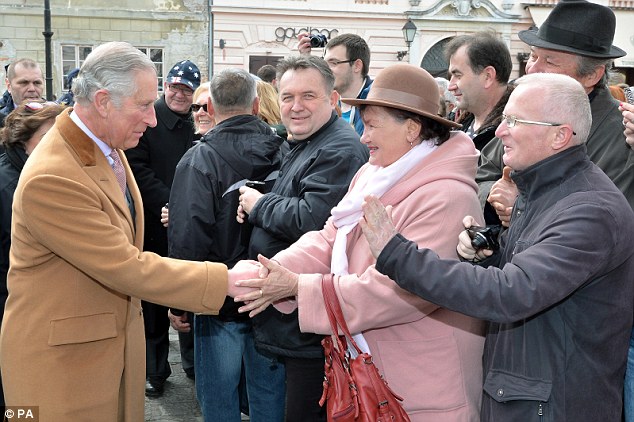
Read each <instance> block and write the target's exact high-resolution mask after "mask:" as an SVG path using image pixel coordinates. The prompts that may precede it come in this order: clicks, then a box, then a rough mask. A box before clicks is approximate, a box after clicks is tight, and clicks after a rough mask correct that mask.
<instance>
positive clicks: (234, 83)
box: [209, 68, 258, 114]
mask: <svg viewBox="0 0 634 422" xmlns="http://www.w3.org/2000/svg"><path fill="white" fill-rule="evenodd" d="M209 88H210V89H209V93H210V97H211V103H212V104H213V105H214V109H215V110H216V111H217V112H218V113H220V114H231V113H247V114H251V111H252V107H253V102H254V101H255V98H256V97H257V95H258V94H257V90H256V82H255V79H254V78H253V75H251V74H250V73H249V72H247V71H246V70H244V69H237V68H227V69H223V70H221V71H220V72H218V73H216V74H215V75H214V76H213V78H211V81H210V83H209Z"/></svg>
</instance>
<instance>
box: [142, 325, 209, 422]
mask: <svg viewBox="0 0 634 422" xmlns="http://www.w3.org/2000/svg"><path fill="white" fill-rule="evenodd" d="M168 360H169V363H170V366H171V367H172V375H171V376H170V377H169V378H168V379H167V381H166V382H165V392H164V393H163V395H162V396H161V397H157V398H148V397H146V398H145V421H146V422H203V417H202V416H201V414H200V408H199V407H198V402H197V401H196V387H195V385H194V381H193V380H190V379H189V378H187V376H185V372H184V371H183V369H182V368H181V356H180V352H179V348H178V334H177V333H176V331H174V330H173V329H171V328H170V352H169V358H168Z"/></svg>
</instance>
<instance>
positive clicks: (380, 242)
mask: <svg viewBox="0 0 634 422" xmlns="http://www.w3.org/2000/svg"><path fill="white" fill-rule="evenodd" d="M361 208H362V209H363V217H361V219H360V220H359V225H360V226H361V230H363V234H364V235H365V238H366V239H367V241H368V244H369V245H370V250H371V251H372V255H374V257H375V258H378V257H379V255H380V254H381V251H382V250H383V248H384V247H385V245H387V243H388V242H389V241H390V239H392V238H393V237H394V236H395V235H396V234H397V233H398V231H397V230H396V227H394V223H393V222H392V206H391V205H388V206H387V207H384V206H383V204H382V203H381V201H380V200H379V198H377V197H376V196H375V195H368V196H366V197H365V201H364V202H363V204H362V205H361Z"/></svg>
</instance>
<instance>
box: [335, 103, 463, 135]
mask: <svg viewBox="0 0 634 422" xmlns="http://www.w3.org/2000/svg"><path fill="white" fill-rule="evenodd" d="M439 101H440V97H439ZM341 102H342V103H346V104H350V105H351V106H359V105H373V106H381V107H389V108H396V109H398V110H407V111H411V112H412V113H416V114H420V115H421V116H425V117H428V118H430V119H432V120H435V121H437V122H438V123H441V124H443V125H445V126H449V127H453V128H459V127H462V125H461V124H460V123H456V122H453V121H451V120H448V119H445V118H443V117H440V116H439V115H437V114H431V113H427V112H426V111H422V110H418V109H416V108H413V107H409V106H406V105H404V104H399V103H393V102H391V101H383V100H372V99H363V100H362V99H358V98H342V99H341ZM438 105H439V106H440V103H439V104H438Z"/></svg>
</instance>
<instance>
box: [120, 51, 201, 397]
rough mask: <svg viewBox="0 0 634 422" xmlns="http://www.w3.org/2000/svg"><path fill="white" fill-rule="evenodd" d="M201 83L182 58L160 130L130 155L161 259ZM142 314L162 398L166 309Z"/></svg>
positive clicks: (152, 382) (161, 109)
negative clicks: (165, 219) (165, 211)
mask: <svg viewBox="0 0 634 422" xmlns="http://www.w3.org/2000/svg"><path fill="white" fill-rule="evenodd" d="M199 85H200V72H199V71H198V67H197V66H196V65H195V64H194V63H192V62H191V61H189V60H183V61H180V62H178V63H176V64H175V65H174V66H172V68H171V69H170V71H169V73H168V74H167V78H166V80H165V83H164V84H163V89H164V93H163V95H162V96H161V98H159V99H158V100H156V102H155V103H154V110H155V111H156V120H157V124H156V126H155V127H149V128H147V130H146V131H145V133H144V134H143V136H142V137H141V140H140V141H139V144H138V145H137V146H136V147H135V148H132V149H129V150H127V151H126V156H127V157H128V161H129V163H130V167H132V171H133V173H134V177H135V178H136V181H137V184H138V185H139V189H140V191H141V197H142V198H143V209H144V212H145V240H144V249H145V250H146V251H151V252H155V253H157V254H159V255H161V256H167V229H166V228H165V227H163V224H162V223H161V208H162V207H163V206H164V205H165V204H166V203H167V202H168V201H169V197H170V188H171V186H172V180H173V178H174V171H175V170H176V164H178V161H179V160H180V159H181V157H182V156H183V154H185V152H186V151H187V150H188V149H189V148H190V147H191V146H192V145H193V143H194V139H195V134H194V124H193V120H192V119H191V113H190V109H191V105H192V98H193V94H194V90H195V89H196V88H198V86H199ZM143 281H144V280H139V282H143ZM143 316H144V322H145V348H146V373H147V383H146V388H145V394H146V395H147V396H148V397H157V396H160V395H161V394H163V385H164V384H165V380H166V379H167V377H169V376H170V374H171V373H172V370H171V369H170V365H169V363H168V361H167V357H168V354H169V335H168V330H169V319H168V317H167V308H166V307H164V306H161V305H157V304H153V303H149V302H145V301H144V302H143ZM190 365H193V362H192V363H191V364H190ZM183 369H184V370H185V372H187V374H188V375H190V376H193V373H194V369H193V367H187V365H186V364H185V362H184V363H183ZM188 371H189V372H188Z"/></svg>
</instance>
